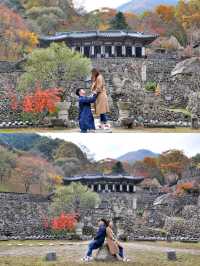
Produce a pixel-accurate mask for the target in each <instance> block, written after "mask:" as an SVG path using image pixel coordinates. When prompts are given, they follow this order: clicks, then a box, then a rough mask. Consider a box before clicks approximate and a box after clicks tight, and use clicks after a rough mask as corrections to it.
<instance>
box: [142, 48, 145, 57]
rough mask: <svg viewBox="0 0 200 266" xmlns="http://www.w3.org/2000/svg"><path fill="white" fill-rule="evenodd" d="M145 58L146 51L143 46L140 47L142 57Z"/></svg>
mask: <svg viewBox="0 0 200 266" xmlns="http://www.w3.org/2000/svg"><path fill="white" fill-rule="evenodd" d="M145 56H146V49H145V47H144V46H143V47H142V57H145Z"/></svg>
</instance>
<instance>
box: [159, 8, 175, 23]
mask: <svg viewBox="0 0 200 266" xmlns="http://www.w3.org/2000/svg"><path fill="white" fill-rule="evenodd" d="M156 13H157V14H158V15H159V16H160V18H161V19H162V20H164V21H166V22H170V21H172V20H173V19H174V16H175V8H174V6H167V5H159V6H157V7H156Z"/></svg>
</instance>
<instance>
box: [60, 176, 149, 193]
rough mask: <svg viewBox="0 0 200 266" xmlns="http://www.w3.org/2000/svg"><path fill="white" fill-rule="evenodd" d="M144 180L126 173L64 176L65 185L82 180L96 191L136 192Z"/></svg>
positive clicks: (82, 182) (81, 181)
mask: <svg viewBox="0 0 200 266" xmlns="http://www.w3.org/2000/svg"><path fill="white" fill-rule="evenodd" d="M143 180H144V178H143V177H136V176H126V175H125V176H124V175H87V176H74V177H64V179H63V182H64V185H69V184H70V183H72V182H80V183H81V184H83V185H86V186H88V187H89V188H90V189H92V190H93V191H95V192H98V193H101V192H119V193H125V192H126V193H135V192H136V185H137V184H139V183H140V182H142V181H143Z"/></svg>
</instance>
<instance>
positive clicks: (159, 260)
mask: <svg viewBox="0 0 200 266" xmlns="http://www.w3.org/2000/svg"><path fill="white" fill-rule="evenodd" d="M75 260H76V261H77V258H75ZM78 260H79V259H78ZM199 262H200V256H197V255H186V254H184V255H178V256H177V261H173V262H170V261H168V260H167V258H166V254H163V253H155V252H153V253H152V252H145V253H144V252H134V254H133V257H132V258H131V262H130V263H120V262H119V263H108V262H107V263H102V262H91V263H89V265H90V266H97V265H98V266H111V265H118V266H122V265H135V266H147V265H148V266H199ZM0 265H1V266H47V265H48V266H72V265H73V266H80V265H85V264H84V263H81V262H75V261H68V260H67V258H66V257H58V261H57V262H53V263H50V262H45V261H44V258H37V257H0Z"/></svg>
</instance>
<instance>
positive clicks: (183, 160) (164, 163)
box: [158, 150, 190, 179]
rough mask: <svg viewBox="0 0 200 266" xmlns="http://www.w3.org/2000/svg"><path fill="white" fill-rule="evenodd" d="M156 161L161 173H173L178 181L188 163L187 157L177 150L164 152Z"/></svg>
mask: <svg viewBox="0 0 200 266" xmlns="http://www.w3.org/2000/svg"><path fill="white" fill-rule="evenodd" d="M158 160H159V166H160V168H161V170H162V171H163V172H172V173H175V174H177V176H178V178H179V179H180V178H181V177H182V173H183V171H184V170H185V169H187V167H188V166H189V163H190V160H189V159H188V157H187V156H186V155H185V154H184V153H183V152H182V151H179V150H169V151H166V152H164V153H162V154H161V155H160V156H159V158H158Z"/></svg>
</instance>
